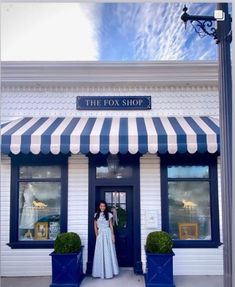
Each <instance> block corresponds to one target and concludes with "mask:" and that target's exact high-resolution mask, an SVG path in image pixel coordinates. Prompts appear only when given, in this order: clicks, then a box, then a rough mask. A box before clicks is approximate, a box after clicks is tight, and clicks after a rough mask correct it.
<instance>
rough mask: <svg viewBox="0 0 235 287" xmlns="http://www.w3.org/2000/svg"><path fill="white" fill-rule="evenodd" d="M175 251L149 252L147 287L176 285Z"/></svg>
mask: <svg viewBox="0 0 235 287" xmlns="http://www.w3.org/2000/svg"><path fill="white" fill-rule="evenodd" d="M174 255H175V254H174V253H170V254H160V253H148V252H146V256H147V272H146V274H145V286H146V287H175V284H174V281H173V256H174Z"/></svg>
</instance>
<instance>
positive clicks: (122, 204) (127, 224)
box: [96, 187, 133, 267]
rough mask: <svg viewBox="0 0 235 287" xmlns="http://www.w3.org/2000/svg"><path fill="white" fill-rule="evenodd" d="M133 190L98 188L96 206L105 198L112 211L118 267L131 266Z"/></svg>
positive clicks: (127, 188) (128, 188)
mask: <svg viewBox="0 0 235 287" xmlns="http://www.w3.org/2000/svg"><path fill="white" fill-rule="evenodd" d="M132 196H133V192H132V188H130V187H126V188H124V187H103V188H98V190H97V195H96V206H97V205H98V203H99V201H100V200H105V201H106V202H107V204H108V207H109V210H110V211H111V212H112V213H113V223H114V234H115V247H116V252H117V259H118V264H119V266H120V267H129V266H133V200H132Z"/></svg>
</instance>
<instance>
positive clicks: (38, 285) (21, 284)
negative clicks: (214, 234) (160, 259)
mask: <svg viewBox="0 0 235 287" xmlns="http://www.w3.org/2000/svg"><path fill="white" fill-rule="evenodd" d="M174 281H175V285H176V287H223V277H222V276H175V278H174ZM1 283H2V284H1V287H31V286H33V287H49V285H50V283H51V277H7V278H6V277H3V278H1ZM80 286H81V287H120V286H128V287H144V286H145V285H144V277H143V276H142V275H135V274H134V273H133V272H132V271H130V270H121V273H120V275H119V276H117V277H115V278H113V279H106V280H102V279H93V278H92V277H85V279H84V280H83V282H82V284H81V285H80Z"/></svg>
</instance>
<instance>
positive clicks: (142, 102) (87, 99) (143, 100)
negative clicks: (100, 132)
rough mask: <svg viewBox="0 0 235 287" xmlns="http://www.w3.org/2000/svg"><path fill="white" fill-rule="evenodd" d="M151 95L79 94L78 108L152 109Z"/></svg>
mask: <svg viewBox="0 0 235 287" xmlns="http://www.w3.org/2000/svg"><path fill="white" fill-rule="evenodd" d="M150 109H151V96H126V97H123V96H115V97H112V96H110V97H107V96H105V97H102V96H101V97H99V96H95V97H92V96H84V97H83V96H78V97H77V110H150Z"/></svg>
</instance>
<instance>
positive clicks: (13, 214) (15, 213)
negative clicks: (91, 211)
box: [7, 154, 68, 249]
mask: <svg viewBox="0 0 235 287" xmlns="http://www.w3.org/2000/svg"><path fill="white" fill-rule="evenodd" d="M23 165H26V166H40V165H41V166H52V165H60V166H61V179H60V181H61V202H60V232H66V231H67V211H68V204H67V203H68V156H63V155H57V156H55V155H51V154H48V155H41V154H40V155H31V154H30V155H17V156H11V186H10V192H11V194H10V226H9V227H10V242H9V243H8V244H7V245H8V246H10V247H11V248H12V249H17V248H53V247H54V240H45V241H44V240H32V241H29V240H25V241H21V240H19V239H18V231H19V183H20V182H22V181H29V182H30V181H31V180H30V179H20V176H19V169H20V166H23ZM32 181H34V182H48V179H46V178H45V179H33V180H32ZM49 181H51V182H53V181H57V182H58V179H49Z"/></svg>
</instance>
